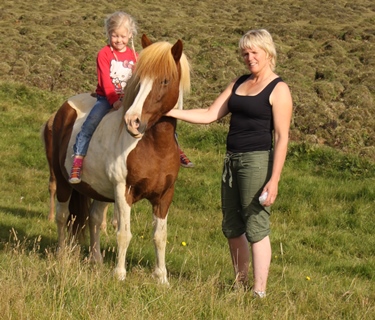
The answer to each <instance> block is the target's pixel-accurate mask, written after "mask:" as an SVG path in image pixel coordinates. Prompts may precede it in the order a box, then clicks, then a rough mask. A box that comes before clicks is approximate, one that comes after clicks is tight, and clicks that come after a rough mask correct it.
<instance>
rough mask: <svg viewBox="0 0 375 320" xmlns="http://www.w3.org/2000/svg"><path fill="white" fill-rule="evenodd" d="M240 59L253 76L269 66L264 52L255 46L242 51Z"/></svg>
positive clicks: (268, 60)
mask: <svg viewBox="0 0 375 320" xmlns="http://www.w3.org/2000/svg"><path fill="white" fill-rule="evenodd" d="M242 57H243V59H244V62H245V65H246V66H247V68H248V69H249V71H250V72H251V73H253V74H254V73H259V72H260V71H262V70H263V69H264V68H265V67H269V66H270V59H269V58H268V56H267V53H266V51H264V50H263V49H261V48H259V47H256V46H253V47H252V48H250V49H244V50H243V51H242Z"/></svg>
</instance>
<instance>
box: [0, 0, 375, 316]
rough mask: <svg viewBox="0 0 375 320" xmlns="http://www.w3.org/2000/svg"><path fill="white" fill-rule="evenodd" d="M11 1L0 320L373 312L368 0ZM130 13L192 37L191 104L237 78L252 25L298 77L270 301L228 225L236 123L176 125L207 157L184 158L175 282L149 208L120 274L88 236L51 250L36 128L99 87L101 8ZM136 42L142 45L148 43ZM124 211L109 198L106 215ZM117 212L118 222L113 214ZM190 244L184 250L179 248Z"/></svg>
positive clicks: (4, 96) (374, 194) (162, 30)
mask: <svg viewBox="0 0 375 320" xmlns="http://www.w3.org/2000/svg"><path fill="white" fill-rule="evenodd" d="M1 7H2V10H0V17H1V19H0V32H1V35H2V36H1V37H0V52H1V54H2V60H1V61H0V136H1V137H2V139H1V140H0V150H1V151H0V177H1V196H0V283H1V290H0V314H1V318H2V319H120V318H127V319H157V318H162V319H237V318H245V319H311V320H313V319H314V320H315V319H335V320H336V319H340V320H341V319H348V320H349V319H350V320H351V319H361V320H367V319H369V320H370V319H373V318H374V314H375V293H374V291H375V279H374V275H375V258H374V257H375V249H374V248H375V236H374V234H373V230H374V228H375V219H374V211H375V163H374V153H373V152H374V151H373V150H374V127H375V125H374V114H375V107H374V94H375V92H374V83H375V80H374V68H373V66H374V63H375V58H374V43H375V29H374V22H375V12H374V10H375V7H374V4H373V2H372V1H370V0H369V1H366V0H359V1H357V2H356V3H352V4H349V3H347V2H345V1H341V0H340V1H335V2H334V3H333V2H329V1H323V2H322V3H315V2H307V1H291V0H286V1H274V2H272V3H271V2H269V1H258V2H257V3H251V2H237V1H236V2H235V1H225V2H224V1H218V0H213V1H207V2H202V1H201V2H199V1H187V0H186V1H185V0H183V1H179V2H178V3H177V2H172V1H167V0H163V1H160V2H157V3H156V2H152V1H133V2H131V3H130V2H129V3H124V2H120V1H113V2H104V1H86V2H84V3H83V2H82V3H80V2H78V3H77V2H75V1H74V2H73V1H69V0H68V1H64V2H62V3H57V2H52V1H42V0H37V1H35V2H33V4H32V5H30V4H29V3H27V2H26V1H9V0H6V1H5V2H4V3H2V4H1ZM117 9H123V10H126V11H128V12H129V13H131V14H132V15H134V16H135V17H137V21H138V24H139V26H140V34H141V33H143V32H144V33H147V34H148V35H151V37H152V38H154V39H155V40H162V39H165V40H168V41H170V42H174V41H175V40H176V39H177V38H182V40H183V42H184V45H185V52H186V54H187V55H188V57H189V58H190V61H191V64H192V69H193V73H192V94H191V95H190V96H189V97H187V99H186V103H185V107H186V108H193V107H199V106H205V105H208V104H209V103H210V102H211V101H212V100H213V99H214V98H215V97H216V95H217V94H218V93H219V92H220V90H222V88H223V87H224V86H225V85H226V84H227V83H228V82H229V81H230V80H231V79H232V78H233V77H235V76H236V75H238V74H241V73H243V72H245V70H244V69H243V67H242V66H241V64H240V61H239V60H238V58H237V55H236V45H237V41H238V39H239V37H240V35H241V34H242V33H243V32H244V31H246V30H247V29H249V28H252V27H253V26H254V27H266V28H267V29H269V30H270V31H271V32H272V34H273V35H274V38H275V41H276V42H277V45H278V51H279V66H278V70H277V71H278V73H279V74H280V75H281V76H282V77H283V78H285V79H286V80H287V81H288V83H289V84H290V86H291V88H292V93H293V98H294V104H295V113H294V119H293V126H292V130H291V131H292V143H291V145H290V149H289V153H288V158H287V162H286V166H285V170H284V172H283V176H282V180H281V182H280V193H279V197H278V200H277V202H276V204H275V205H274V207H273V215H272V218H271V221H272V235H271V241H272V249H273V254H272V263H271V270H270V279H269V285H268V297H267V299H264V300H256V299H253V298H252V297H251V295H249V294H248V293H244V292H236V291H234V290H233V287H232V284H233V272H232V268H231V261H230V257H229V252H228V248H227V244H226V240H225V238H224V237H223V235H222V233H221V226H220V224H221V211H220V176H221V167H222V160H223V155H224V151H225V137H226V131H227V120H226V119H225V120H224V121H222V122H220V123H217V124H213V125H210V126H194V125H190V124H186V123H179V124H178V133H179V140H180V142H181V144H182V146H183V149H184V151H186V153H187V154H188V156H189V157H190V158H191V159H192V161H193V162H194V163H195V165H196V167H195V168H194V169H181V170H180V173H179V177H178V181H177V184H176V193H175V197H174V201H173V204H172V207H171V210H170V216H169V221H168V228H169V229H168V245H167V257H166V261H167V269H168V272H169V280H170V283H171V286H170V287H169V288H165V287H161V286H159V285H157V284H156V282H155V280H154V279H152V277H151V273H152V268H153V266H154V249H153V245H152V235H151V225H152V217H151V207H150V206H149V205H148V203H147V202H145V201H141V202H140V203H138V204H136V205H135V206H134V208H133V212H132V233H133V239H132V242H131V244H130V248H129V253H128V256H127V263H128V275H127V278H126V280H125V281H124V282H119V281H117V280H116V279H115V278H114V277H113V274H112V272H113V268H114V265H115V259H116V236H115V231H114V230H112V229H111V228H110V227H108V230H107V235H103V236H102V250H103V255H104V264H103V265H102V266H93V265H91V264H89V263H88V262H87V260H86V257H87V254H88V252H87V246H85V245H84V246H82V247H79V246H75V245H72V246H71V247H70V248H69V249H68V250H67V251H66V252H64V253H63V254H62V255H61V257H59V258H57V257H56V255H55V249H56V243H57V234H56V226H55V224H54V223H52V222H48V221H47V213H48V172H47V163H46V160H45V157H44V154H43V147H42V144H41V141H40V138H39V130H40V127H41V125H42V124H43V122H44V121H45V120H46V119H47V118H48V116H49V115H50V114H51V113H52V112H53V111H55V110H56V108H57V107H58V106H59V105H60V104H61V103H62V102H63V101H64V99H65V98H66V97H68V96H70V95H72V94H74V93H78V92H84V91H91V90H93V89H94V87H95V54H96V51H97V50H98V48H100V47H101V46H103V44H104V38H103V28H102V25H103V19H104V16H105V15H106V14H108V13H111V12H113V11H115V10H117ZM136 46H138V48H139V44H136ZM111 215H112V208H111V209H110V212H109V218H110V217H111ZM109 222H110V221H108V223H109ZM182 242H185V243H186V246H184V245H182Z"/></svg>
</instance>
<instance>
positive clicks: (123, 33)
mask: <svg viewBox="0 0 375 320" xmlns="http://www.w3.org/2000/svg"><path fill="white" fill-rule="evenodd" d="M130 38H131V33H130V32H129V31H128V29H126V28H125V27H124V26H121V27H119V28H117V29H115V30H113V31H112V33H111V34H110V44H111V46H112V48H114V49H115V50H117V51H120V52H124V51H125V50H126V46H127V44H128V42H129V39H130Z"/></svg>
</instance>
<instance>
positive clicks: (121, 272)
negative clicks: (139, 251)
mask: <svg viewBox="0 0 375 320" xmlns="http://www.w3.org/2000/svg"><path fill="white" fill-rule="evenodd" d="M114 275H115V277H116V278H117V279H118V280H120V281H124V280H125V279H126V270H125V269H122V268H116V269H115V270H114Z"/></svg>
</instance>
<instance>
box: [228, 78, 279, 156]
mask: <svg viewBox="0 0 375 320" xmlns="http://www.w3.org/2000/svg"><path fill="white" fill-rule="evenodd" d="M249 76H250V75H243V76H241V77H240V78H239V79H238V80H237V81H236V83H235V84H234V86H233V89H232V94H231V96H230V97H229V100H228V110H229V112H231V113H232V115H231V119H230V127H229V132H228V135H227V151H230V152H234V153H241V152H249V151H267V150H271V149H272V144H273V141H272V131H273V117H272V106H271V104H270V102H269V97H270V95H271V93H272V91H273V89H274V88H275V86H276V85H277V84H278V83H279V82H282V81H283V80H282V79H281V78H280V77H278V78H276V79H274V80H272V81H271V82H270V83H269V84H268V85H267V86H266V87H265V88H264V89H263V90H262V91H261V92H260V93H258V94H257V95H255V96H240V95H237V94H236V90H237V88H238V87H239V86H240V85H241V83H243V82H244V81H245V80H246V79H248V78H249Z"/></svg>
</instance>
